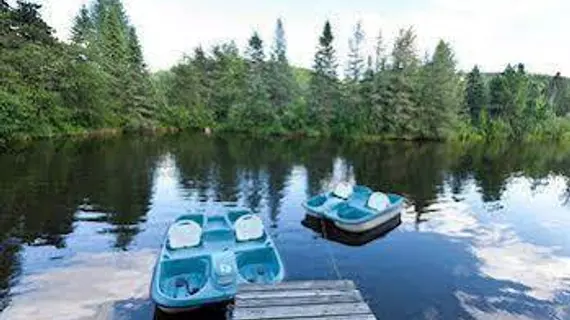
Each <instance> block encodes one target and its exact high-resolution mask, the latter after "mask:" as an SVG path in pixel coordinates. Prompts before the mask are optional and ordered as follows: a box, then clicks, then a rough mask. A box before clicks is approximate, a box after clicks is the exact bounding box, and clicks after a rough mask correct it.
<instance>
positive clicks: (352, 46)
mask: <svg viewBox="0 0 570 320" xmlns="http://www.w3.org/2000/svg"><path fill="white" fill-rule="evenodd" d="M363 45H364V30H362V22H361V21H358V22H357V23H356V26H355V27H354V32H353V35H352V38H351V39H350V40H349V41H348V47H349V53H348V66H347V69H346V78H347V79H348V80H349V81H351V82H353V83H356V82H358V81H360V79H361V78H362V75H363V74H364V67H365V65H364V57H363V54H362V49H363V48H362V47H363Z"/></svg>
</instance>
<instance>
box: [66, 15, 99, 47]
mask: <svg viewBox="0 0 570 320" xmlns="http://www.w3.org/2000/svg"><path fill="white" fill-rule="evenodd" d="M93 27H94V26H93V22H92V21H91V16H90V13H89V10H88V9H87V6H86V5H83V6H81V9H80V10H79V14H78V15H77V16H76V17H75V19H74V20H73V27H72V28H71V41H72V42H73V43H75V44H77V45H80V46H83V47H87V46H88V45H89V41H90V39H91V37H92V33H93Z"/></svg>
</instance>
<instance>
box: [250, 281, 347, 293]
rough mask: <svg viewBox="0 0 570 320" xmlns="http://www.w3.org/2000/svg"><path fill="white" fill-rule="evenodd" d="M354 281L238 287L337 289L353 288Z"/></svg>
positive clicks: (277, 289) (284, 283)
mask: <svg viewBox="0 0 570 320" xmlns="http://www.w3.org/2000/svg"><path fill="white" fill-rule="evenodd" d="M355 288H356V287H355V285H354V282H352V281H350V280H337V281H326V280H325V281H322V280H312V281H290V282H283V283H279V284H275V285H263V284H246V285H242V286H240V287H239V291H240V292H248V291H282V290H309V289H311V290H314V289H337V290H353V289H355Z"/></svg>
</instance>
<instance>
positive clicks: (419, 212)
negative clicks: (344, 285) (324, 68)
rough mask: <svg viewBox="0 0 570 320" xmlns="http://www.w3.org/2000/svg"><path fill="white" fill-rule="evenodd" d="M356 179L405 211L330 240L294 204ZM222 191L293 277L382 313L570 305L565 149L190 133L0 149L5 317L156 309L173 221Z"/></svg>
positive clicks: (569, 176) (455, 314)
mask: <svg viewBox="0 0 570 320" xmlns="http://www.w3.org/2000/svg"><path fill="white" fill-rule="evenodd" d="M347 179H348V180H351V181H354V182H357V183H359V184H365V185H368V186H370V187H372V188H374V189H379V190H386V191H388V190H389V191H393V192H397V193H401V194H404V195H405V196H406V197H407V198H408V200H409V201H410V206H409V207H408V208H407V209H406V210H405V211H404V212H403V213H402V217H401V220H402V222H401V224H400V225H399V226H397V227H396V228H395V229H394V230H392V231H391V232H389V233H387V234H385V235H377V234H371V235H365V236H361V237H335V236H334V234H333V235H331V234H327V236H328V237H329V238H331V239H324V238H323V236H322V235H321V234H320V233H319V232H317V231H319V229H318V228H311V224H310V223H307V221H304V220H305V212H304V211H303V209H302V207H301V203H302V202H303V201H304V200H305V199H307V197H308V196H310V195H315V194H317V193H319V192H321V191H323V190H326V189H328V188H329V187H330V186H332V185H333V184H335V183H336V182H338V181H340V180H347ZM217 202H237V203H238V204H240V205H243V206H247V207H249V208H251V209H252V210H254V211H255V212H257V213H259V215H260V216H261V217H262V218H263V219H264V221H265V223H266V225H267V226H269V227H270V228H269V232H270V233H271V235H272V236H273V239H274V240H275V242H276V243H277V246H278V248H279V250H280V253H281V255H282V257H283V260H284V263H285V266H286V271H287V279H336V278H337V277H338V276H340V277H342V278H348V279H352V280H354V281H355V282H356V284H357V286H358V287H359V288H360V289H361V291H362V293H363V295H364V297H365V299H366V300H367V301H368V302H369V304H370V306H371V308H372V309H373V311H374V313H375V314H376V315H377V316H378V317H379V318H384V319H398V318H410V319H456V318H462V319H496V318H505V319H570V307H569V306H570V231H569V230H570V150H564V149H560V148H555V147H549V146H546V145H539V146H526V147H515V146H504V147H482V146H478V147H457V146H453V147H452V146H446V145H443V144H404V145H402V144H395V143H392V144H378V143H374V144H363V143H361V144H358V143H342V142H338V141H312V140H303V141H278V140H266V141H264V140H252V139H248V138H239V137H228V138H219V137H218V138H213V137H205V136H201V135H190V134H184V135H178V136H163V137H131V138H128V137H124V138H113V139H104V140H90V141H75V142H74V141H65V142H37V143H35V144H33V145H32V146H30V147H29V148H26V149H24V150H19V151H17V152H13V153H10V154H0V258H1V260H0V311H1V312H0V319H91V318H96V319H152V317H153V312H154V311H153V310H154V309H153V306H152V304H151V303H150V302H149V301H148V285H149V280H150V276H151V269H152V267H153V264H154V261H155V258H156V253H157V252H158V249H159V248H160V244H161V241H162V237H163V235H164V232H165V230H166V228H167V226H168V224H169V223H170V222H171V221H172V220H173V219H174V218H176V217H177V216H178V215H180V214H183V213H186V212H188V211H191V210H195V209H197V208H206V209H207V208H212V207H215V206H216V205H217ZM313 227H314V226H313ZM313 229H314V230H313ZM334 264H336V266H337V267H338V273H337V272H335V268H334Z"/></svg>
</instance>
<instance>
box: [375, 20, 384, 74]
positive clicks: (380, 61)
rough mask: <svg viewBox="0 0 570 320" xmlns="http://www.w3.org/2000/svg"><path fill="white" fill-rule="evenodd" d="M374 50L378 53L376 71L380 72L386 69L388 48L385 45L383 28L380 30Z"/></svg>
mask: <svg viewBox="0 0 570 320" xmlns="http://www.w3.org/2000/svg"><path fill="white" fill-rule="evenodd" d="M374 52H375V55H376V56H375V58H374V63H375V65H374V66H375V67H374V72H376V73H379V72H381V71H384V70H386V53H385V52H386V48H385V47H384V37H383V36H382V31H381V30H380V31H378V36H377V37H376V46H375V48H374Z"/></svg>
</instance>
